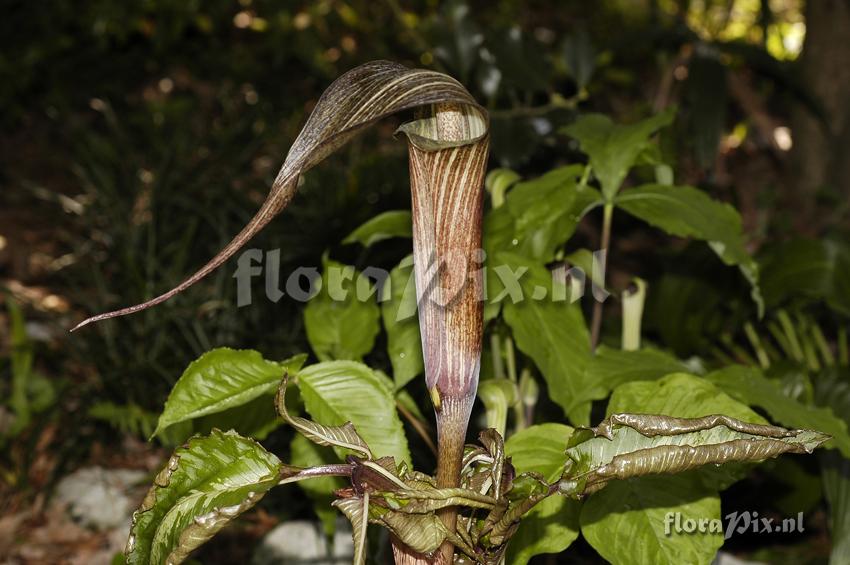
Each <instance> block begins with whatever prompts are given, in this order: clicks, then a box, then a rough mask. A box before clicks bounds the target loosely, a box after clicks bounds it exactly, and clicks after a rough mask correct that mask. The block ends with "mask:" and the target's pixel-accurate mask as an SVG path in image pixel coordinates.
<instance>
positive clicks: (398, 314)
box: [381, 255, 425, 389]
mask: <svg viewBox="0 0 850 565" xmlns="http://www.w3.org/2000/svg"><path fill="white" fill-rule="evenodd" d="M381 316H382V319H383V322H384V329H385V330H386V332H387V354H388V355H389V357H390V363H391V364H392V366H393V380H394V381H395V387H396V388H397V389H400V388H402V387H404V385H406V384H407V383H409V382H410V381H411V380H413V379H414V378H415V377H416V376H417V375H420V374H422V372H424V371H425V366H424V362H423V360H422V342H421V339H420V333H419V318H418V317H417V316H416V285H415V283H414V278H413V256H412V255H409V256H407V257H405V258H404V259H402V260H401V262H400V263H399V264H398V265H397V266H396V267H395V268H394V269H393V270H392V271H390V278H389V284H388V285H386V286H384V301H383V302H382V304H381Z"/></svg>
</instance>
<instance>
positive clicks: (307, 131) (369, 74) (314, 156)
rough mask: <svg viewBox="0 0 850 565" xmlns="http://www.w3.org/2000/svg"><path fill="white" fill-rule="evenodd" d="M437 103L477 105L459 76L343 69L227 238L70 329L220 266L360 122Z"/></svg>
mask: <svg viewBox="0 0 850 565" xmlns="http://www.w3.org/2000/svg"><path fill="white" fill-rule="evenodd" d="M438 103H450V104H457V105H459V107H465V106H477V104H476V102H475V100H474V99H473V98H472V96H470V94H469V93H468V92H467V91H466V89H465V88H464V87H463V86H462V85H461V84H460V83H459V82H457V81H456V80H454V79H453V78H451V77H448V76H446V75H444V74H441V73H437V72H434V71H426V70H421V69H408V68H406V67H404V66H402V65H399V64H397V63H392V62H389V61H374V62H371V63H367V64H365V65H361V66H359V67H356V68H354V69H352V70H351V71H349V72H347V73H345V74H344V75H342V76H341V77H339V78H338V79H337V80H336V81H334V82H333V83H332V84H331V85H330V86H329V87H328V89H327V90H326V91H325V92H324V94H323V95H322V97H321V98H320V99H319V102H318V104H317V105H316V108H315V109H314V110H313V113H312V114H311V115H310V117H309V118H308V119H307V123H306V124H305V125H304V128H303V129H302V130H301V133H300V134H299V135H298V137H297V139H296V140H295V142H294V143H293V144H292V147H291V148H290V150H289V154H288V155H287V157H286V160H285V162H284V163H283V166H282V167H281V169H280V172H279V173H278V175H277V178H276V179H275V181H274V184H273V185H272V187H271V190H270V192H269V195H268V197H267V198H266V201H265V202H264V203H263V205H262V207H261V208H260V210H259V211H258V212H257V214H256V215H255V216H254V218H253V219H252V220H251V221H250V222H249V223H248V224H247V225H246V226H245V227H244V228H243V229H242V231H241V232H239V234H237V235H236V237H234V238H233V240H232V241H231V242H230V243H228V244H227V245H226V246H225V247H224V248H223V249H222V250H221V251H220V252H219V253H218V254H217V255H216V256H215V257H213V258H212V259H211V260H210V261H209V262H208V263H207V264H206V265H204V266H203V267H201V268H200V269H199V270H198V271H197V272H196V273H195V274H193V275H192V276H190V277H189V278H188V279H186V280H185V281H183V282H182V283H180V284H179V285H177V286H176V287H174V288H173V289H171V290H169V291H167V292H165V293H164V294H161V295H160V296H157V297H156V298H153V299H151V300H148V301H147V302H143V303H141V304H137V305H135V306H130V307H128V308H122V309H120V310H116V311H114V312H107V313H104V314H99V315H97V316H93V317H91V318H88V319H86V320H83V322H81V323H80V324H78V325H77V326H76V327H75V328H74V330H76V329H79V328H81V327H83V326H85V325H87V324H90V323H92V322H97V321H99V320H105V319H107V318H114V317H116V316H124V315H126V314H132V313H134V312H138V311H140V310H144V309H146V308H150V307H151V306H155V305H157V304H160V303H162V302H164V301H166V300H168V299H169V298H171V297H172V296H175V295H176V294H179V293H180V292H182V291H184V290H186V289H187V288H189V287H190V286H192V285H193V284H195V283H196V282H198V281H199V280H201V279H202V278H204V277H205V276H206V275H208V274H209V273H211V272H212V271H213V270H215V269H216V268H218V267H219V266H221V265H222V264H223V263H224V262H225V261H227V259H229V258H230V257H232V256H233V255H234V254H235V253H236V252H237V251H239V249H241V248H242V247H243V246H244V245H245V244H246V243H247V242H248V240H249V239H251V238H252V237H253V236H254V235H256V234H257V233H258V232H259V231H260V230H262V229H263V227H265V226H266V225H267V224H268V223H269V222H270V221H271V220H272V219H273V218H274V217H275V216H277V215H278V214H279V213H280V212H281V211H282V210H283V209H284V208H285V207H286V206H287V204H289V201H290V200H291V199H292V197H293V196H294V195H295V192H296V190H297V186H298V178H299V177H300V176H301V175H302V174H304V173H305V172H307V171H308V170H309V169H311V168H312V167H314V166H315V165H316V164H317V163H319V162H320V161H322V159H324V158H325V157H327V156H328V155H330V154H331V153H333V152H334V151H336V150H337V149H338V148H339V147H341V146H342V145H344V144H345V143H347V142H348V141H350V140H351V139H352V138H353V137H354V136H355V135H357V134H358V133H359V132H361V131H362V130H363V129H364V128H365V127H366V126H369V125H370V124H372V123H374V122H375V121H377V120H380V119H381V118H384V117H386V116H389V115H390V114H394V113H396V112H399V111H402V110H407V109H410V108H415V107H420V106H426V105H429V104H438ZM477 114H478V115H479V116H484V115H485V114H484V112H483V110H477ZM485 129H486V122H485ZM72 331H73V330H72Z"/></svg>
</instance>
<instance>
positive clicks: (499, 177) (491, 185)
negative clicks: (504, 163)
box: [484, 169, 521, 208]
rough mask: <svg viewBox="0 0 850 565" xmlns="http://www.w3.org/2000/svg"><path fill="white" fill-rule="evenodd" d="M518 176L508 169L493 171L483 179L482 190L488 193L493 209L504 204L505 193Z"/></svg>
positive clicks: (518, 178)
mask: <svg viewBox="0 0 850 565" xmlns="http://www.w3.org/2000/svg"><path fill="white" fill-rule="evenodd" d="M520 178H521V177H520V176H519V175H518V174H517V173H516V172H514V171H512V170H510V169H493V170H492V171H490V172H489V173H487V177H486V178H485V179H484V188H485V189H486V190H487V192H489V193H490V198H491V200H492V202H493V208H498V207H500V206H501V205H502V204H504V203H505V193H506V192H507V191H508V189H509V188H510V187H512V186H513V185H514V184H516V182H517V181H518V180H520Z"/></svg>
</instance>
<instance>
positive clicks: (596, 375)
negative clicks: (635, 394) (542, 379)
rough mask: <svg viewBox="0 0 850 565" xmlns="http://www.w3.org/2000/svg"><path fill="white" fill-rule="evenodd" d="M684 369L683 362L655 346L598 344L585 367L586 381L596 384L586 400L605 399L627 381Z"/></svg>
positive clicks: (657, 376)
mask: <svg viewBox="0 0 850 565" xmlns="http://www.w3.org/2000/svg"><path fill="white" fill-rule="evenodd" d="M687 370H688V367H687V366H686V365H685V364H684V363H682V362H681V361H679V360H678V359H676V358H675V357H673V356H671V355H669V354H668V353H664V352H663V351H659V350H657V349H651V348H644V349H639V350H637V351H623V350H621V349H612V348H610V347H606V346H604V345H600V346H599V347H598V348H597V349H596V354H595V355H594V356H593V357H592V358H591V360H590V362H589V363H588V364H587V366H586V368H585V373H586V377H585V380H586V381H588V382H592V383H594V385H596V388H593V389H591V390H590V392H592V393H593V394H592V395H591V396H590V397H589V398H588V400H600V399H602V398H605V397H606V396H608V394H609V393H610V392H611V391H613V390H614V389H616V388H617V387H619V386H620V385H622V384H625V383H628V382H632V381H650V380H655V379H659V378H661V377H663V376H665V375H669V374H671V373H681V372H685V371H687Z"/></svg>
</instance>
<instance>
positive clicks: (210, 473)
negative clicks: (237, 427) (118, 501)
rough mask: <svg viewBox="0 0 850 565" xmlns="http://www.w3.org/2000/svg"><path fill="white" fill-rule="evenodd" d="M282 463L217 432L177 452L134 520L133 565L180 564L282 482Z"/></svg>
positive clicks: (130, 561) (130, 548) (129, 559)
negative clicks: (279, 481) (280, 480)
mask: <svg viewBox="0 0 850 565" xmlns="http://www.w3.org/2000/svg"><path fill="white" fill-rule="evenodd" d="M281 469H282V466H281V463H280V461H279V460H278V459H277V457H275V456H274V455H272V454H271V453H268V452H267V451H266V450H265V449H263V448H262V446H260V445H259V444H258V443H256V442H254V441H253V440H251V439H247V438H244V437H242V436H240V435H238V434H236V433H235V432H220V431H218V430H214V431H213V432H212V433H211V434H210V435H209V436H207V437H195V438H192V439H190V440H189V442H188V443H187V444H186V446H184V447H180V448H178V449H177V450H176V451H175V452H174V455H172V457H171V459H170V460H169V462H168V464H167V465H166V467H165V468H164V469H163V470H162V471H161V472H160V473H159V475H157V477H156V479H155V480H154V483H155V484H154V486H153V487H151V489H150V491H148V494H147V496H146V497H145V500H144V502H143V503H142V506H141V507H140V508H139V509H138V510H137V511H136V512H135V513H134V515H133V527H132V530H131V532H130V538H129V540H128V542H127V550H126V557H127V563H128V564H130V565H133V564H139V565H151V564H153V565H161V564H165V563H169V564H172V563H173V564H175V565H176V564H177V563H181V562H182V561H183V560H185V559H186V557H188V555H189V553H190V552H191V551H192V550H194V549H195V548H197V547H198V546H200V545H201V544H203V543H204V542H206V541H207V540H208V539H210V538H211V537H212V536H214V535H215V534H216V533H217V532H218V531H219V530H221V528H223V527H224V526H225V525H226V524H227V523H229V522H230V521H232V520H233V519H234V518H235V517H236V516H238V515H239V514H241V513H242V512H244V511H246V510H248V509H249V508H251V507H252V506H254V504H256V503H257V502H258V501H259V500H260V499H261V498H262V497H263V495H265V493H266V492H267V491H268V490H269V489H271V488H272V487H273V486H275V485H276V484H277V482H278V480H279V479H280V476H279V475H280V472H281Z"/></svg>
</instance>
